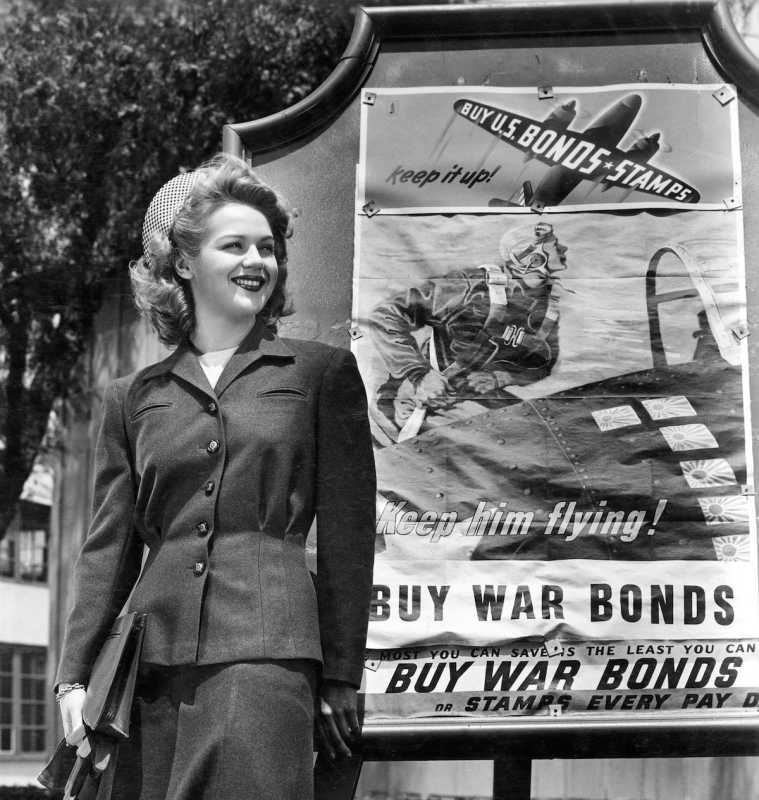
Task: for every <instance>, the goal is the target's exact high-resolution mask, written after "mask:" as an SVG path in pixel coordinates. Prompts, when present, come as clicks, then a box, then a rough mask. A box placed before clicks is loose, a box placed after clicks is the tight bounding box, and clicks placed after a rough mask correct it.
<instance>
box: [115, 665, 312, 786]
mask: <svg viewBox="0 0 759 800" xmlns="http://www.w3.org/2000/svg"><path fill="white" fill-rule="evenodd" d="M317 669H318V665H317V664H316V662H313V661H305V660H304V661H295V660H293V661H251V662H239V663H231V664H215V665H211V666H203V667H173V668H161V669H146V670H144V672H143V674H142V675H141V677H140V681H139V685H138V687H137V693H136V699H135V705H134V710H133V717H132V728H131V736H130V738H129V739H128V740H127V741H125V742H123V743H121V744H120V745H119V752H118V757H117V760H116V764H115V771H114V772H113V773H112V776H109V777H112V780H113V783H112V786H111V787H110V788H111V794H110V796H111V798H112V800H211V799H212V798H213V800H219V798H224V800H238V799H239V800H251V798H256V800H312V798H313V725H314V707H315V690H316V689H315V687H316V675H317ZM107 783H110V781H107ZM101 788H102V789H105V788H106V787H105V786H103V787H101Z"/></svg>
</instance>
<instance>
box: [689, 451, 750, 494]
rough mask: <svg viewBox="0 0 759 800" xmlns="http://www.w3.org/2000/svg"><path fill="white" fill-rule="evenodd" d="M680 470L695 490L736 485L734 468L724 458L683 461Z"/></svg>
mask: <svg viewBox="0 0 759 800" xmlns="http://www.w3.org/2000/svg"><path fill="white" fill-rule="evenodd" d="M680 469H682V471H683V476H684V477H685V480H686V481H687V482H688V486H692V487H693V488H694V489H702V488H706V487H709V486H725V485H729V484H731V483H736V482H737V481H736V479H735V473H734V472H733V468H732V467H731V466H730V464H728V463H727V461H726V460H725V459H724V458H707V459H703V460H701V461H681V462H680Z"/></svg>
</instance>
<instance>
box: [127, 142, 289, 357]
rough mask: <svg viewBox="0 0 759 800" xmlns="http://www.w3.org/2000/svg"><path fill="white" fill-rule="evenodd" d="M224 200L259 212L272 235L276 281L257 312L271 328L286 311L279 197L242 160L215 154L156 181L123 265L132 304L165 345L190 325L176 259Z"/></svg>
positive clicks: (284, 219)
mask: <svg viewBox="0 0 759 800" xmlns="http://www.w3.org/2000/svg"><path fill="white" fill-rule="evenodd" d="M228 203H242V204H244V205H249V206H251V207H253V208H255V209H256V210H258V211H260V212H261V213H262V214H263V215H264V216H265V217H266V219H267V221H268V223H269V226H270V227H271V232H272V236H273V237H274V255H275V257H276V259H277V267H278V275H277V284H276V286H275V287H274V291H273V293H272V296H271V297H270V298H269V301H268V303H267V304H266V306H265V307H264V309H263V310H262V311H261V316H263V317H264V320H265V322H266V324H267V325H269V326H270V327H276V324H277V320H278V319H279V318H280V317H282V316H285V315H286V314H289V313H291V310H290V304H289V302H288V299H287V295H286V291H285V286H286V281H287V246H286V240H287V238H288V237H289V236H290V235H291V233H292V214H291V213H290V211H289V209H288V207H287V205H286V204H285V201H284V200H283V198H281V197H280V196H279V195H278V194H277V192H275V191H274V189H272V188H271V187H270V186H268V185H266V184H265V183H263V182H262V181H260V180H259V178H258V177H257V176H256V174H255V173H254V172H253V170H252V169H251V168H250V167H249V166H248V164H247V163H246V162H245V161H243V160H242V159H240V158H237V157H236V156H230V155H219V156H216V157H215V158H213V159H212V160H211V161H209V162H207V163H206V164H204V165H202V166H201V167H199V168H198V169H197V170H195V171H194V172H184V173H180V174H179V175H177V176H175V177H174V178H172V179H171V180H170V181H168V182H167V183H166V184H164V186H162V187H161V189H160V190H159V191H158V193H157V194H156V195H155V197H154V198H153V200H152V201H151V203H150V205H149V206H148V210H147V212H146V214H145V221H144V223H143V229H142V248H143V256H142V258H140V259H138V260H137V261H136V262H134V263H133V264H132V265H131V266H130V269H129V273H130V278H131V281H132V291H133V293H134V300H135V304H136V305H137V308H138V309H139V310H140V311H141V312H142V314H143V315H144V316H145V317H147V319H148V320H149V322H150V324H151V325H152V326H153V328H154V329H155V331H156V333H157V334H158V338H159V339H160V340H161V341H162V342H163V343H164V344H166V345H176V344H179V343H180V342H182V341H184V340H185V339H187V338H188V337H189V336H190V335H191V334H192V332H193V330H194V328H195V311H194V307H193V302H192V292H191V291H190V287H189V286H188V285H187V283H186V281H185V280H184V279H182V278H181V277H180V276H179V275H178V274H177V272H176V266H177V264H179V263H181V259H183V258H188V257H195V256H197V255H198V253H199V252H200V245H201V243H202V241H203V237H204V235H205V224H206V220H207V219H208V217H209V216H210V215H211V214H213V212H214V211H216V210H217V209H219V208H221V207H222V206H224V205H227V204H228Z"/></svg>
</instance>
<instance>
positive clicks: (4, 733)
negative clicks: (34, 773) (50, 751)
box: [0, 645, 47, 755]
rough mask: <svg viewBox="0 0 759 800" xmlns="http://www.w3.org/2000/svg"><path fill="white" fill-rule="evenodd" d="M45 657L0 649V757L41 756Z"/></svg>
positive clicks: (41, 651)
mask: <svg viewBox="0 0 759 800" xmlns="http://www.w3.org/2000/svg"><path fill="white" fill-rule="evenodd" d="M46 662H47V654H46V651H45V650H44V649H42V648H39V647H37V648H31V647H9V646H7V645H0V754H2V755H21V754H25V753H44V752H45V749H46V741H45V731H46V724H45V717H46V713H45V707H46V695H47V679H46V674H45V672H46Z"/></svg>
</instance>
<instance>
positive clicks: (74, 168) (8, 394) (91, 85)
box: [0, 0, 352, 536]
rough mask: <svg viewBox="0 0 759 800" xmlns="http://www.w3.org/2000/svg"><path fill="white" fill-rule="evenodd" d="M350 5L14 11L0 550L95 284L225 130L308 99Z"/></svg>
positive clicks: (4, 109) (2, 87)
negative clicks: (155, 200) (165, 193)
mask: <svg viewBox="0 0 759 800" xmlns="http://www.w3.org/2000/svg"><path fill="white" fill-rule="evenodd" d="M349 5H350V4H349V3H347V2H346V3H342V4H341V3H326V2H325V3H318V2H311V3H308V2H306V3H304V2H301V1H300V0H258V2H251V0H184V2H176V3H173V4H167V6H163V5H162V4H160V3H152V4H149V5H147V6H145V5H141V6H139V10H138V9H137V8H134V7H132V8H130V7H129V5H123V4H118V3H112V2H107V1H106V0H101V1H100V2H98V1H97V0H79V1H78V2H76V1H75V0H68V1H67V2H60V0H57V1H56V2H44V1H43V0H40V1H39V2H37V3H36V4H35V6H33V7H30V6H29V4H28V3H25V4H23V7H22V6H13V7H12V8H11V11H10V12H9V14H8V16H7V17H6V19H5V20H4V25H3V30H2V32H1V33H2V40H0V348H1V352H2V356H0V359H2V360H0V379H2V383H3V388H4V391H3V392H2V396H0V426H1V428H0V440H2V439H3V438H4V441H5V448H4V450H0V456H2V459H3V463H2V468H1V469H0V536H1V535H2V532H3V531H4V530H5V528H6V526H7V524H8V522H9V521H10V519H11V518H12V516H13V513H14V511H15V507H16V499H17V498H18V495H19V493H20V491H21V488H22V486H23V482H24V480H25V477H26V475H27V474H28V472H29V470H30V468H31V465H32V462H33V460H34V457H35V454H36V452H37V450H38V447H39V443H40V441H41V439H42V437H43V434H44V432H45V427H46V422H47V417H48V413H49V411H50V409H51V407H52V406H53V403H54V402H55V401H56V400H57V399H59V398H62V397H66V396H71V395H72V393H74V392H76V391H78V390H80V389H81V388H82V386H81V384H82V380H81V379H80V378H78V377H77V375H78V370H79V369H80V365H81V362H82V358H81V357H82V354H83V353H84V351H85V348H86V346H87V343H88V337H89V335H90V333H91V330H92V322H93V317H94V315H95V313H96V311H97V309H98V307H99V305H100V301H101V293H102V290H103V286H104V283H105V281H106V280H107V279H108V278H109V277H111V276H113V275H115V274H116V273H118V272H120V271H123V270H124V269H125V267H126V265H127V263H128V262H129V261H130V260H131V259H133V258H135V257H136V256H137V255H139V252H140V244H139V234H140V227H141V224H142V216H143V214H144V211H145V208H146V207H147V205H148V203H149V201H150V198H151V197H152V195H153V194H154V193H155V191H156V190H157V189H158V187H159V186H161V185H162V184H163V183H164V182H165V181H166V180H168V178H170V177H171V176H172V175H174V174H176V173H177V171H179V170H180V169H183V168H188V167H193V166H195V165H196V164H197V163H199V162H201V161H203V160H204V159H205V158H207V157H209V156H210V155H212V154H213V153H214V152H216V151H217V150H218V149H220V144H221V130H222V126H223V125H224V124H225V123H227V122H240V121H244V120H248V119H254V118H257V117H261V116H266V115H268V114H271V113H274V112H276V111H278V110H280V109H282V108H283V107H285V106H288V105H291V104H292V103H294V102H296V101H298V100H299V99H301V98H302V97H304V96H305V95H306V94H308V93H309V92H310V91H312V89H313V88H315V87H316V86H317V85H318V84H319V83H320V82H321V81H322V80H323V79H324V77H325V76H326V75H327V73H328V72H329V71H330V70H331V69H332V68H333V67H334V65H335V64H336V63H337V60H338V58H339V55H340V53H341V52H342V50H343V48H344V46H345V44H346V42H347V40H348V36H349V33H350V28H351V26H352V17H351V13H350V11H349Z"/></svg>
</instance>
